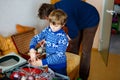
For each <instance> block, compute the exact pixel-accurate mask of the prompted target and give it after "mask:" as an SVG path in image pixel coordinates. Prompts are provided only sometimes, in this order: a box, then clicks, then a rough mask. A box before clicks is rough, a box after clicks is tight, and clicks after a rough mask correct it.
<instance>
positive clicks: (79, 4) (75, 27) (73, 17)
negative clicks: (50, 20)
mask: <svg viewBox="0 0 120 80" xmlns="http://www.w3.org/2000/svg"><path fill="white" fill-rule="evenodd" d="M55 8H57V9H62V10H63V11H64V12H66V14H67V15H68V19H67V23H66V26H67V27H68V35H69V36H70V38H75V37H77V35H78V32H79V30H82V29H85V28H90V27H94V26H96V25H98V24H99V13H98V11H97V10H96V8H95V7H94V6H92V5H90V4H88V3H86V2H84V1H81V0H61V1H59V2H57V3H55Z"/></svg>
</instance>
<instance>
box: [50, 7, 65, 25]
mask: <svg viewBox="0 0 120 80" xmlns="http://www.w3.org/2000/svg"><path fill="white" fill-rule="evenodd" d="M48 18H49V22H50V23H52V24H53V25H56V24H59V25H64V24H65V23H66V20H67V14H66V13H65V12H64V11H62V10H60V9H56V10H53V11H52V12H51V13H50V14H49V17H48Z"/></svg>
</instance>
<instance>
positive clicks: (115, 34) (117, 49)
mask: <svg viewBox="0 0 120 80" xmlns="http://www.w3.org/2000/svg"><path fill="white" fill-rule="evenodd" d="M115 1H116V2H114V11H115V13H114V15H113V18H112V26H111V38H110V47H109V53H112V54H120V1H119V2H117V0H115Z"/></svg>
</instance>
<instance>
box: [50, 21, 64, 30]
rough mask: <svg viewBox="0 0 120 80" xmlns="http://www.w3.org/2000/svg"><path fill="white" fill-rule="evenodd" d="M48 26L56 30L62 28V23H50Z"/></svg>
mask: <svg viewBox="0 0 120 80" xmlns="http://www.w3.org/2000/svg"><path fill="white" fill-rule="evenodd" d="M50 28H51V29H52V31H53V32H56V31H58V30H60V29H61V28H62V25H59V24H56V25H53V24H52V23H50Z"/></svg>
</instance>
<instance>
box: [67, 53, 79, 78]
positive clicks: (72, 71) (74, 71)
mask: <svg viewBox="0 0 120 80" xmlns="http://www.w3.org/2000/svg"><path fill="white" fill-rule="evenodd" d="M66 56H67V75H68V76H69V77H70V80H76V79H77V78H78V77H79V67H80V56H79V55H76V54H73V53H70V52H66Z"/></svg>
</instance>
